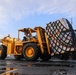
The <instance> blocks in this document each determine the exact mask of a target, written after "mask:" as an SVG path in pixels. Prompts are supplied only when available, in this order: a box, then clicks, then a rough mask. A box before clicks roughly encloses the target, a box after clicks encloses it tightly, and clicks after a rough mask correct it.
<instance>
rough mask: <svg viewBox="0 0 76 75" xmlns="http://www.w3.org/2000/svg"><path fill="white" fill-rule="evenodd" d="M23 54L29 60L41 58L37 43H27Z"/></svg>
mask: <svg viewBox="0 0 76 75" xmlns="http://www.w3.org/2000/svg"><path fill="white" fill-rule="evenodd" d="M23 56H24V58H25V59H26V60H28V61H35V60H37V59H38V58H39V49H38V46H37V45H36V44H35V43H27V44H26V45H25V46H24V48H23Z"/></svg>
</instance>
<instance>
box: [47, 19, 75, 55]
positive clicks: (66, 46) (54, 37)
mask: <svg viewBox="0 0 76 75" xmlns="http://www.w3.org/2000/svg"><path fill="white" fill-rule="evenodd" d="M69 24H70V23H69V21H68V22H67V19H64V18H62V19H60V20H57V21H55V22H50V23H48V24H47V26H46V33H47V35H48V36H49V43H50V45H51V50H52V52H53V53H54V54H61V53H65V52H66V51H74V50H75V46H74V43H73V42H74V39H73V37H74V36H73V35H72V32H71V31H70V27H71V26H69ZM70 25H71V24H70ZM71 30H72V29H71Z"/></svg>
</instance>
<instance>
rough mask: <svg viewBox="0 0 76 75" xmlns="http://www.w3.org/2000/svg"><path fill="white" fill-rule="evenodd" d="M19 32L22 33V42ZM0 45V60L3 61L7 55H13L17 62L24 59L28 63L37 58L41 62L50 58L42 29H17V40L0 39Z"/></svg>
mask: <svg viewBox="0 0 76 75" xmlns="http://www.w3.org/2000/svg"><path fill="white" fill-rule="evenodd" d="M20 32H23V33H24V37H23V39H22V40H21V39H20ZM1 43H2V45H1V46H0V59H5V58H6V56H7V55H14V57H15V58H16V59H17V60H18V59H21V58H25V59H26V60H28V61H35V60H37V59H38V58H39V57H40V58H41V59H42V60H49V59H50V58H51V55H50V54H51V50H50V45H49V41H48V36H47V35H46V33H45V29H44V28H42V27H35V28H34V29H31V28H23V29H19V30H18V38H11V37H10V35H8V36H6V37H4V38H3V39H1Z"/></svg>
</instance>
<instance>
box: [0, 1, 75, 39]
mask: <svg viewBox="0 0 76 75" xmlns="http://www.w3.org/2000/svg"><path fill="white" fill-rule="evenodd" d="M61 18H66V19H68V20H69V21H70V22H71V18H72V23H73V24H72V26H73V28H74V29H76V0H0V38H2V37H4V36H7V35H8V34H10V35H11V37H17V35H18V29H20V28H27V27H30V28H34V27H36V26H41V27H43V28H45V27H46V24H47V23H49V22H53V21H56V20H58V19H61Z"/></svg>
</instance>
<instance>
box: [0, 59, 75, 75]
mask: <svg viewBox="0 0 76 75" xmlns="http://www.w3.org/2000/svg"><path fill="white" fill-rule="evenodd" d="M0 75H76V61H74V60H68V61H66V60H64V61H61V60H58V59H51V60H50V61H48V62H42V61H41V60H38V61H36V62H27V61H26V60H15V59H8V58H7V59H5V60H0Z"/></svg>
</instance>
